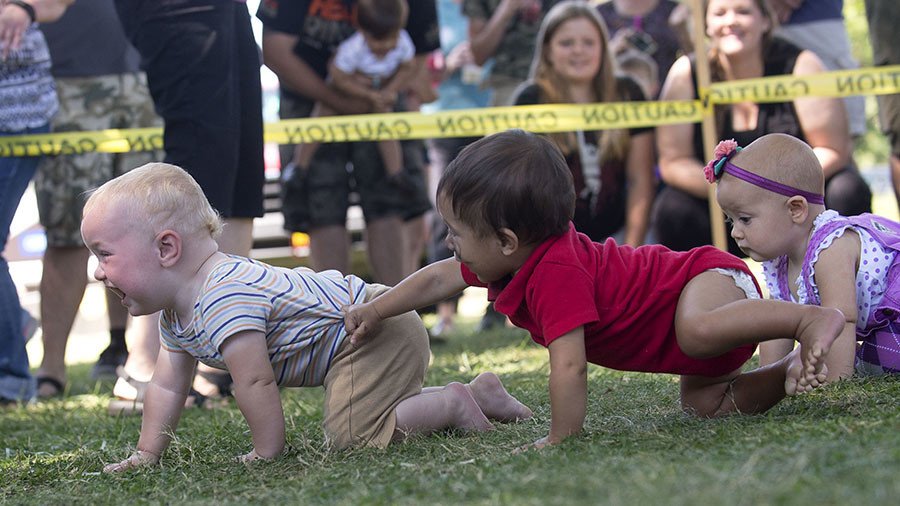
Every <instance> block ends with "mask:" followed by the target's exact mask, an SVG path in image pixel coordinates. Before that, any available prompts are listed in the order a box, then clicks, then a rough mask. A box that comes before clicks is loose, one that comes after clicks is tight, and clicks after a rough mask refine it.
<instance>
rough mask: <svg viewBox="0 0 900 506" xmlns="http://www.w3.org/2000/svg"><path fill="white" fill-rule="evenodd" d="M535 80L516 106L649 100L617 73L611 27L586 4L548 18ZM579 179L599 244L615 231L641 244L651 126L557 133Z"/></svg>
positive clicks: (586, 220)
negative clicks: (610, 37)
mask: <svg viewBox="0 0 900 506" xmlns="http://www.w3.org/2000/svg"><path fill="white" fill-rule="evenodd" d="M531 68H532V71H531V78H530V80H529V81H528V82H526V83H525V84H524V85H523V86H522V87H520V88H519V89H518V90H517V92H516V94H515V96H514V103H515V104H516V105H526V104H528V105H531V104H542V103H543V104H556V103H574V104H588V103H596V102H624V101H629V100H645V97H644V93H643V92H642V90H641V88H640V86H639V85H638V84H637V83H636V82H634V81H633V80H632V79H631V78H629V77H626V76H618V75H616V71H615V69H616V64H615V59H614V57H613V55H612V51H611V50H610V42H609V38H608V35H607V33H606V26H605V24H604V23H603V20H602V18H600V15H599V14H598V13H597V11H596V9H594V8H593V6H591V5H590V4H588V3H587V2H582V1H578V0H568V1H564V2H562V3H559V4H557V5H556V6H555V7H553V8H552V9H550V12H548V13H547V16H546V17H545V18H544V21H543V24H542V27H541V31H540V38H539V39H538V41H537V49H536V52H535V55H534V64H533V65H532V67H531ZM551 137H552V138H553V139H554V140H555V141H556V144H557V145H558V146H559V147H560V149H561V150H562V152H563V154H564V155H565V157H566V162H567V163H568V165H569V169H570V170H571V171H572V176H573V179H574V182H575V195H576V197H577V200H576V204H575V219H574V222H575V228H576V229H577V230H578V231H580V232H583V233H585V234H587V235H588V236H589V237H590V238H591V239H593V240H594V241H602V240H603V239H605V238H607V237H610V236H615V237H617V239H618V241H619V242H620V243H621V242H624V243H625V244H629V245H631V246H639V245H641V244H643V242H644V237H645V236H646V234H647V229H648V226H649V217H650V207H651V205H652V203H653V194H654V191H655V187H656V185H655V182H654V177H653V161H654V160H653V133H652V129H650V128H633V129H630V130H625V129H617V130H604V131H579V132H566V133H558V134H551Z"/></svg>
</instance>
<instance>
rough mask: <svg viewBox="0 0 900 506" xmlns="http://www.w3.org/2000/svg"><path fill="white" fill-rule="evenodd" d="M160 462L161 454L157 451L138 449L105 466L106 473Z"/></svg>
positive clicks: (119, 471)
mask: <svg viewBox="0 0 900 506" xmlns="http://www.w3.org/2000/svg"><path fill="white" fill-rule="evenodd" d="M156 464H159V455H156V454H155V453H151V452H147V451H142V450H138V451H136V452H134V453H132V454H131V456H130V457H128V458H127V459H125V460H123V461H122V462H118V463H115V464H107V465H105V466H103V472H104V473H121V472H123V471H128V470H130V469H137V468H139V467H147V466H155V465H156Z"/></svg>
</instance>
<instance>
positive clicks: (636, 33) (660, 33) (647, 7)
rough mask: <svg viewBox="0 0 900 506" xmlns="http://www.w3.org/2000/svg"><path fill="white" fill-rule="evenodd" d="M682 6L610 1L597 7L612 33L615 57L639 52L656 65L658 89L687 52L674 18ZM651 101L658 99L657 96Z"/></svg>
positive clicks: (649, 0)
mask: <svg viewBox="0 0 900 506" xmlns="http://www.w3.org/2000/svg"><path fill="white" fill-rule="evenodd" d="M678 6H679V4H678V2H676V1H674V0H610V1H608V2H604V3H601V4H600V5H598V6H597V10H598V11H599V12H600V16H602V17H603V21H604V22H606V27H607V28H608V29H609V36H610V42H609V45H610V47H611V48H612V53H613V54H614V55H616V56H617V57H618V55H619V54H620V53H623V52H626V51H628V50H636V51H640V52H641V53H644V54H646V55H647V56H649V57H650V58H653V61H654V62H656V68H657V79H658V81H659V84H658V87H657V89H659V87H661V86H662V83H663V82H664V81H665V79H666V74H667V73H668V72H669V68H670V67H671V66H672V64H673V63H675V59H676V58H678V56H680V55H681V54H682V53H683V52H685V51H684V50H683V48H682V47H681V42H680V40H679V38H678V33H677V32H676V30H675V29H674V28H673V27H672V26H671V25H670V21H669V20H670V18H671V17H672V13H673V12H675V9H677V8H678ZM651 98H655V95H654V96H653V97H651Z"/></svg>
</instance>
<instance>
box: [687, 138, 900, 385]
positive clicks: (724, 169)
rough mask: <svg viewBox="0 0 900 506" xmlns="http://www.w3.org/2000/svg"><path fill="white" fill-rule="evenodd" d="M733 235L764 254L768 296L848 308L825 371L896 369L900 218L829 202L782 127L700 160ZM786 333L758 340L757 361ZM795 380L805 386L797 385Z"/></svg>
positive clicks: (839, 374)
mask: <svg viewBox="0 0 900 506" xmlns="http://www.w3.org/2000/svg"><path fill="white" fill-rule="evenodd" d="M704 173H705V175H706V178H707V180H708V181H709V182H710V183H714V182H717V183H718V185H717V187H716V200H717V201H718V202H719V205H720V206H721V207H722V210H723V211H724V213H725V215H726V216H727V218H728V222H729V223H730V225H731V236H732V237H733V238H734V240H735V242H737V245H738V246H739V247H740V248H741V250H742V251H743V252H744V253H746V254H747V255H748V256H749V257H750V258H752V259H753V260H756V261H758V262H763V272H764V273H765V277H766V285H767V287H768V289H769V292H770V294H771V296H772V298H774V299H778V300H787V301H793V302H798V303H801V304H812V305H818V306H825V307H833V308H837V309H839V310H841V312H843V313H844V316H845V317H846V323H845V324H844V329H843V331H842V332H841V334H840V335H839V336H838V338H837V339H836V340H835V341H834V343H832V345H831V349H830V351H829V353H828V356H827V357H826V359H825V365H826V366H827V368H828V371H827V380H828V381H833V380H837V379H840V378H846V377H849V376H851V375H852V374H853V372H854V370H856V371H857V372H858V373H860V374H866V375H873V374H896V373H900V321H898V317H900V280H898V277H900V268H895V264H896V263H897V262H896V260H897V259H898V256H897V252H898V250H900V224H898V223H896V222H893V221H891V220H888V219H885V218H882V217H880V216H875V215H872V214H862V215H859V216H851V217H846V216H841V215H839V214H838V213H836V212H835V211H832V210H826V208H825V199H824V189H825V181H824V178H823V175H822V174H823V173H822V167H821V165H820V164H819V161H818V158H816V155H815V153H814V152H813V150H812V148H810V147H809V146H808V145H807V144H806V143H804V142H803V141H801V140H799V139H797V138H796V137H792V136H790V135H784V134H770V135H765V136H763V137H760V138H759V139H757V140H756V141H754V142H753V143H751V144H750V145H749V146H747V147H746V148H743V149H741V148H740V147H739V146H738V145H737V143H736V142H734V141H733V140H727V141H722V142H720V143H719V145H718V146H717V147H716V152H715V159H713V160H711V161H710V162H709V164H707V165H706V167H705V168H704ZM793 346H794V344H793V342H791V341H788V340H782V341H767V342H764V343H762V344H761V345H760V365H761V366H765V365H767V364H772V363H775V362H777V361H778V360H779V359H781V358H782V357H784V356H786V355H787V354H788V353H790V351H791V349H792V348H793ZM801 389H802V387H801Z"/></svg>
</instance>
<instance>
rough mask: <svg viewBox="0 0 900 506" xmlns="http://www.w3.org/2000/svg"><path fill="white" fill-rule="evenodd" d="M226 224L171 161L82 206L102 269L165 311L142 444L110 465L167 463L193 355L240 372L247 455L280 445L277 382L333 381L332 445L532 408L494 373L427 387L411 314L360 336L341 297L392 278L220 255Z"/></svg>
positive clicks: (374, 292)
mask: <svg viewBox="0 0 900 506" xmlns="http://www.w3.org/2000/svg"><path fill="white" fill-rule="evenodd" d="M221 228H222V225H221V222H220V220H219V216H218V215H217V214H216V212H215V211H214V210H213V209H212V207H210V205H209V202H208V201H207V200H206V197H205V196H204V195H203V191H202V190H201V189H200V186H198V185H197V183H196V182H195V181H194V180H193V179H192V178H191V176H189V175H188V174H187V173H186V172H185V171H183V170H182V169H180V168H178V167H175V166H174V165H169V164H164V163H151V164H148V165H145V166H143V167H138V168H137V169H134V170H132V171H131V172H128V173H127V174H125V175H122V176H120V177H118V178H115V179H113V180H111V181H109V182H107V183H106V184H104V185H103V186H101V187H100V188H99V189H98V190H96V191H95V192H94V193H93V194H92V195H91V196H90V198H89V199H88V201H87V204H86V205H85V207H84V219H83V221H82V225H81V233H82V236H83V237H84V241H85V244H86V245H87V246H88V248H90V250H91V252H93V253H94V254H95V255H96V256H97V259H98V261H99V264H98V266H97V270H96V271H95V273H94V277H96V278H97V280H98V281H101V282H103V284H104V285H106V287H107V288H109V289H110V290H112V291H113V292H114V293H115V294H116V295H118V296H119V297H120V298H121V300H122V304H123V305H125V306H126V307H127V308H128V312H129V313H130V314H131V315H135V316H136V315H143V314H152V313H155V312H157V311H162V316H161V317H160V335H161V344H162V346H161V348H160V351H159V359H158V360H157V363H156V369H155V371H154V373H153V379H152V380H151V382H150V385H149V387H148V388H147V392H146V395H145V400H144V418H143V424H142V426H141V435H140V439H139V440H138V445H137V451H136V452H135V453H134V454H133V455H131V456H130V457H129V458H127V459H126V460H124V461H122V462H119V463H116V464H110V465H108V466H106V467H105V468H104V470H105V471H122V470H125V469H129V468H132V467H136V466H141V465H149V464H155V463H157V462H158V461H159V458H160V455H161V454H162V453H163V451H164V450H165V449H166V447H167V446H168V444H169V441H170V439H171V435H172V433H173V432H174V431H175V428H176V426H177V425H178V420H179V418H180V416H181V411H182V409H183V408H184V401H185V398H186V396H187V393H188V391H189V390H190V386H191V378H192V376H193V374H192V373H193V370H194V367H195V366H196V364H197V361H198V360H200V361H201V362H203V363H205V364H207V365H209V366H212V367H216V368H219V369H225V370H228V372H230V373H231V376H232V378H233V379H234V387H233V393H234V397H235V399H236V400H237V404H238V407H239V408H240V410H241V412H242V413H243V414H244V417H245V418H246V420H247V424H248V425H249V426H250V433H251V437H252V440H253V450H252V451H251V452H249V453H248V454H246V455H243V456H242V457H241V459H242V460H243V461H252V460H258V459H272V458H275V457H277V456H278V455H279V454H281V452H282V450H283V448H284V440H285V434H284V416H283V413H282V407H281V399H280V397H279V391H278V387H279V386H291V387H299V386H319V385H321V386H324V387H325V406H324V423H323V425H324V429H325V433H326V436H327V438H328V440H329V442H330V443H331V445H332V446H334V447H336V448H345V447H348V446H351V445H365V446H377V447H385V446H387V445H388V444H389V443H390V442H391V441H394V440H397V439H400V438H402V437H404V436H406V435H408V434H413V433H427V432H431V431H434V430H438V429H442V428H448V427H457V428H461V429H466V430H488V429H490V428H492V425H491V423H490V422H489V421H488V418H493V419H496V420H500V421H512V420H517V419H525V418H529V417H530V416H531V411H530V410H529V409H528V408H527V407H525V406H524V405H522V404H521V403H519V402H518V401H517V400H516V399H514V398H513V397H512V396H510V395H509V394H508V393H506V390H505V389H504V388H503V385H502V384H501V383H500V380H499V378H497V376H496V375H494V374H493V373H484V374H482V375H480V376H478V377H477V378H475V380H473V381H472V382H471V383H469V384H468V385H463V384H460V383H450V384H449V385H447V386H445V387H432V388H428V389H424V390H423V388H422V381H423V378H424V375H425V369H426V368H427V365H428V358H429V350H428V335H427V333H426V332H425V326H424V325H423V324H422V321H421V320H420V319H419V317H418V316H417V315H416V314H415V313H413V312H405V313H403V314H398V315H397V316H396V317H394V318H388V319H386V320H385V321H384V322H383V324H382V325H381V326H379V328H378V329H377V330H376V332H375V333H374V335H373V339H372V342H371V343H367V345H366V346H364V347H360V348H357V347H355V346H352V345H351V344H350V341H349V339H346V336H347V334H346V332H345V329H344V323H343V314H342V312H341V307H342V306H344V305H346V304H355V303H363V302H367V301H371V300H372V299H373V298H375V297H377V296H378V295H379V294H380V293H382V292H384V291H385V290H386V287H384V286H381V285H373V284H366V283H365V282H363V280H361V279H360V278H358V277H356V276H352V275H348V276H343V275H341V274H340V273H339V272H337V271H324V272H319V273H316V272H313V271H311V270H309V269H305V268H298V269H293V270H291V269H286V268H281V267H273V266H270V265H266V264H262V263H259V262H256V261H253V260H250V259H248V258H243V257H237V256H231V255H226V254H223V253H220V252H219V251H218V245H217V244H216V240H215V237H216V236H217V234H218V233H219V232H220V231H221Z"/></svg>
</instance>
